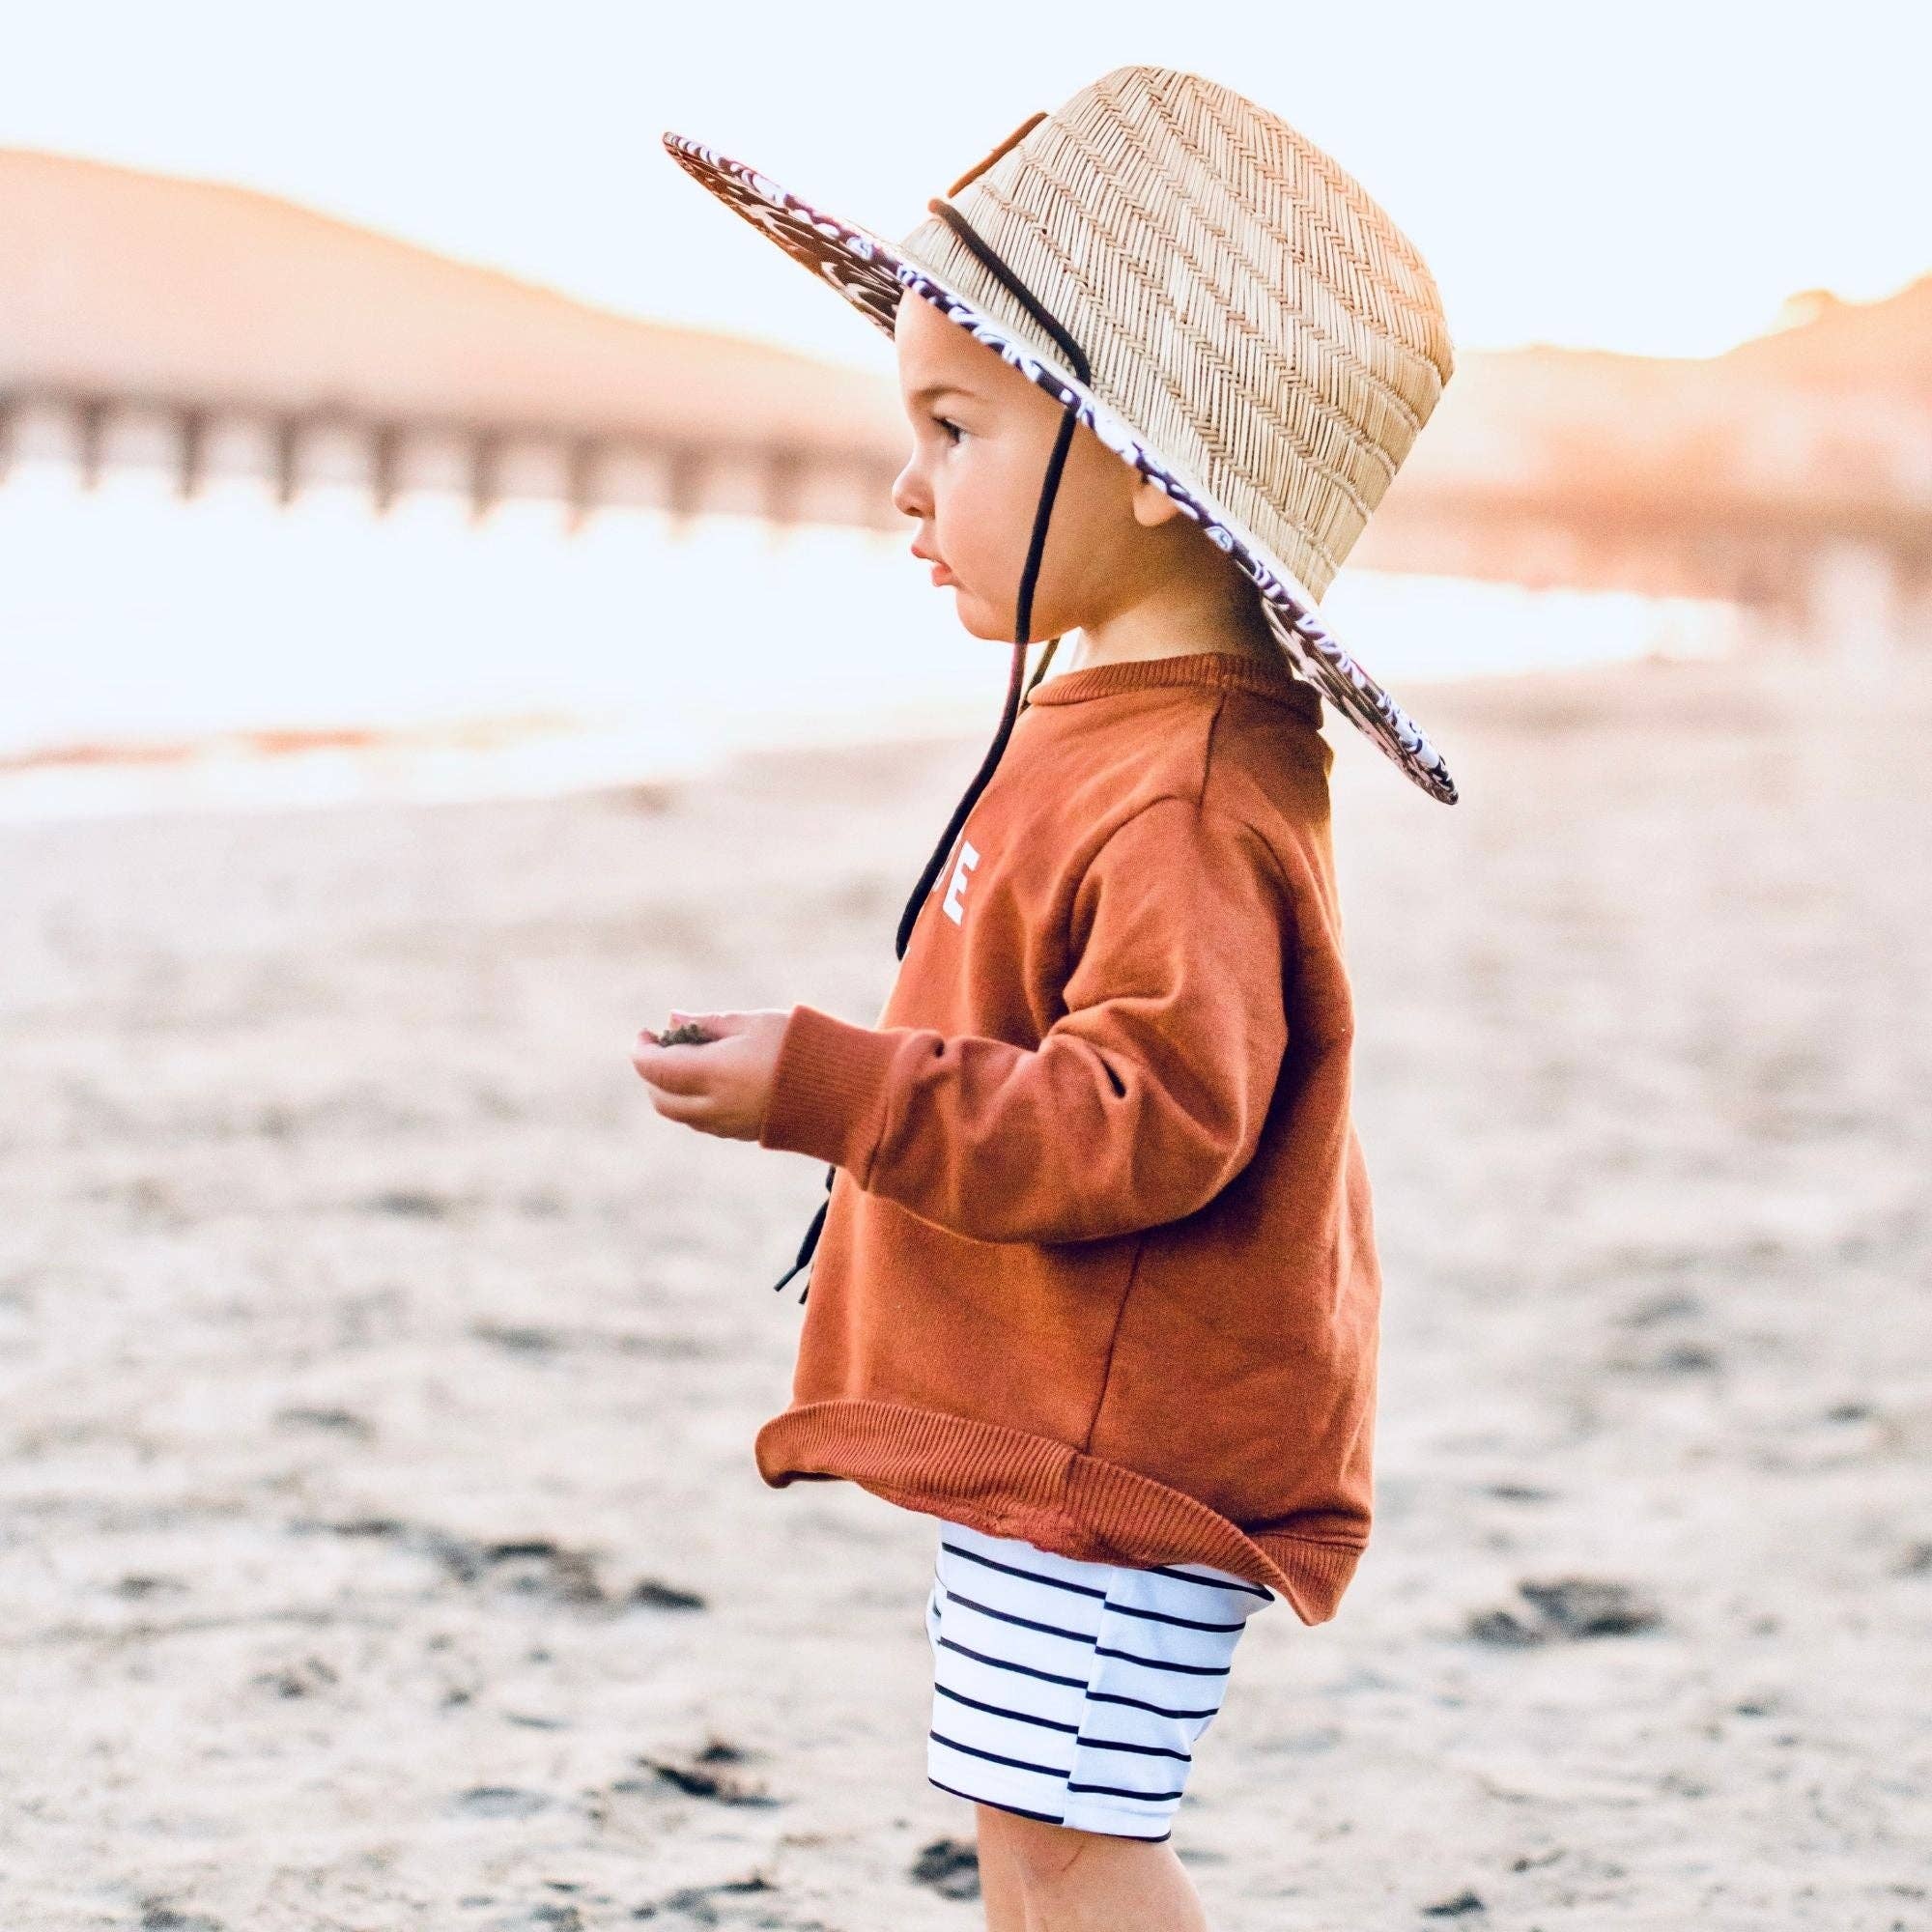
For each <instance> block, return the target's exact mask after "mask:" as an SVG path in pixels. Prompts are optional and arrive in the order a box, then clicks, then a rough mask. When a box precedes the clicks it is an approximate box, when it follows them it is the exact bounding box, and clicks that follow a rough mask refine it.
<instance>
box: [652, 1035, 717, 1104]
mask: <svg viewBox="0 0 1932 1932" xmlns="http://www.w3.org/2000/svg"><path fill="white" fill-rule="evenodd" d="M631 1065H633V1066H635V1067H636V1068H637V1069H638V1071H639V1073H640V1074H641V1075H642V1076H643V1078H644V1079H645V1080H646V1081H648V1082H649V1083H650V1085H651V1086H653V1087H655V1088H659V1089H661V1090H662V1091H663V1092H665V1093H667V1094H701V1093H703V1092H704V1091H705V1089H706V1088H708V1087H709V1086H710V1085H711V1083H712V1081H713V1080H714V1079H715V1078H716V1077H717V1076H716V1074H715V1073H714V1072H713V1071H712V1070H711V1067H710V1065H708V1064H707V1063H706V1060H705V1057H704V1055H702V1054H701V1053H693V1052H692V1051H691V1049H690V1048H689V1047H682V1046H660V1045H659V1044H658V1043H657V1041H656V1040H655V1039H653V1038H652V1037H651V1036H650V1035H649V1034H648V1033H640V1034H639V1036H638V1037H637V1040H636V1042H635V1044H634V1045H633V1046H632V1048H631Z"/></svg>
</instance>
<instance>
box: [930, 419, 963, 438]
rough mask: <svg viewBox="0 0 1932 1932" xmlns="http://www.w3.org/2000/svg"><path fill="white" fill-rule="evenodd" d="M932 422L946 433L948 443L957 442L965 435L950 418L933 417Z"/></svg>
mask: <svg viewBox="0 0 1932 1932" xmlns="http://www.w3.org/2000/svg"><path fill="white" fill-rule="evenodd" d="M933 421H934V422H936V423H937V424H938V425H939V426H940V428H941V429H943V430H945V431H946V432H947V440H948V441H949V442H957V441H958V440H959V439H960V438H961V437H962V436H964V435H965V434H966V432H965V431H964V430H963V429H961V428H960V427H959V425H958V424H957V423H956V422H954V421H953V420H952V417H951V416H934V417H933Z"/></svg>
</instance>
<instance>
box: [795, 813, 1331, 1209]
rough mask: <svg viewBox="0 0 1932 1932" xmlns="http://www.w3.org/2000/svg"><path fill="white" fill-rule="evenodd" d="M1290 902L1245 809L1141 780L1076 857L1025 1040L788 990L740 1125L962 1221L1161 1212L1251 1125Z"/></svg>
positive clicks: (1272, 1053)
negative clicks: (1063, 947)
mask: <svg viewBox="0 0 1932 1932" xmlns="http://www.w3.org/2000/svg"><path fill="white" fill-rule="evenodd" d="M1292 918H1293V914H1292V908H1291V907H1290V905H1289V903H1288V902H1287V899H1286V896H1285V889H1284V887H1283V885H1282V883H1281V877H1280V873H1279V871H1278V870H1277V868H1276V867H1275V863H1274V860H1273V858H1272V855H1271V854H1270V853H1269V852H1268V850H1267V848H1266V846H1265V844H1264V842H1263V840H1262V839H1261V838H1260V836H1259V835H1258V834H1257V833H1256V832H1255V831H1254V830H1253V829H1252V828H1251V827H1249V826H1246V825H1244V824H1242V823H1240V822H1239V821H1238V820H1236V819H1233V818H1229V817H1226V816H1222V815H1218V814H1215V813H1212V812H1209V811H1205V810H1202V809H1201V808H1200V807H1198V806H1197V805H1196V804H1195V803H1194V802H1193V801H1192V800H1191V799H1185V798H1162V799H1157V800H1155V801H1154V802H1153V803H1152V804H1151V805H1148V806H1145V807H1143V808H1142V809H1141V810H1139V811H1137V812H1136V813H1135V814H1134V815H1133V816H1132V817H1130V818H1128V819H1127V820H1125V821H1124V822H1123V823H1122V825H1121V826H1120V827H1119V828H1118V829H1117V830H1116V831H1115V832H1113V833H1112V834H1111V835H1110V836H1109V838H1107V839H1106V841H1105V842H1104V843H1103V844H1102V845H1101V847H1100V848H1099V850H1098V852H1097V853H1096V854H1095V855H1094V858H1093V860H1092V861H1091V862H1090V864H1089V866H1088V867H1087V869H1086V871H1085V872H1084V873H1083V874H1082V877H1081V879H1080V882H1079V884H1078V886H1077V887H1076V889H1075V893H1074V897H1073V905H1072V914H1071V935H1072V957H1073V965H1072V969H1071V972H1070V973H1069V976H1068V978H1067V980H1066V983H1065V988H1064V991H1063V996H1062V997H1063V1001H1064V1004H1065V1007H1066V1009H1067V1010H1066V1011H1065V1013H1064V1014H1062V1015H1061V1017H1060V1018H1058V1019H1057V1020H1055V1021H1054V1023H1053V1025H1052V1026H1051V1027H1049V1028H1048V1030H1047V1032H1046V1034H1045V1036H1044V1037H1043V1038H1042V1039H1041V1040H1040V1043H1039V1045H1038V1046H1037V1047H1025V1046H1015V1045H1013V1044H1011V1043H1010V1042H1009V1041H1006V1040H1001V1039H989V1038H984V1037H980V1036H977V1035H953V1036H948V1035H944V1034H941V1033H939V1032H938V1031H936V1030H934V1029H932V1028H929V1027H881V1028H873V1027H861V1026H853V1025H851V1024H849V1023H848V1022H846V1021H844V1020H840V1019H838V1018H835V1017H834V1016H833V1015H832V1014H830V1013H825V1012H821V1011H819V1010H818V1009H816V1008H813V1007H810V1006H803V1005H801V1006H796V1007H794V1008H793V1009H792V1010H791V1015H790V1018H789V1020H788V1021H787V1023H786V1027H785V1031H784V1033H783V1035H782V1037H781V1041H780V1047H779V1056H778V1064H777V1066H776V1068H775V1072H774V1079H773V1085H772V1092H771V1096H770V1100H769V1103H768V1105H767V1108H766V1114H765V1119H764V1122H762V1124H761V1127H760V1130H759V1135H758V1142H759V1145H760V1146H762V1147H768V1148H782V1149H786V1150H789V1151H796V1152H800V1153H810V1154H813V1155H816V1156H817V1157H818V1158H819V1159H821V1160H827V1161H831V1162H833V1163H834V1164H836V1165H837V1166H839V1167H843V1168H845V1169H846V1170H848V1171H849V1172H850V1173H851V1175H852V1176H853V1178H854V1179H856V1180H857V1181H858V1183H859V1185H860V1186H861V1187H863V1188H865V1189H866V1190H867V1192H868V1193H872V1194H877V1195H881V1196H883V1197H885V1198H886V1199H888V1200H891V1201H895V1202H896V1203H898V1205H899V1206H900V1207H902V1208H907V1209H908V1210H909V1211H910V1212H912V1213H914V1214H916V1215H918V1216H920V1218H921V1219H923V1220H925V1221H928V1222H931V1223H933V1224H934V1225H935V1226H937V1227H940V1228H944V1229H946V1230H948V1231H949V1232H951V1233H952V1234H956V1235H962V1236H967V1237H968V1238H970V1239H973V1240H980V1241H1078V1240H1094V1239H1097V1238H1100V1237H1102V1236H1116V1235H1124V1234H1130V1233H1133V1232H1134V1231H1136V1230H1138V1229H1143V1228H1151V1227H1156V1226H1159V1225H1160V1224H1161V1223H1163V1222H1166V1221H1173V1220H1178V1219H1179V1218H1180V1217H1181V1216H1182V1215H1184V1214H1189V1213H1192V1212H1193V1211H1194V1210H1195V1209H1196V1208H1201V1207H1204V1206H1205V1205H1206V1204H1207V1203H1208V1201H1210V1200H1212V1199H1213V1197H1214V1196H1215V1195H1216V1194H1217V1193H1219V1192H1220V1190H1221V1189H1222V1188H1223V1187H1225V1186H1226V1185H1227V1184H1228V1182H1229V1181H1230V1180H1232V1179H1234V1178H1235V1176H1236V1175H1237V1174H1238V1173H1239V1172H1240V1171H1241V1169H1242V1167H1243V1166H1245V1165H1246V1163H1247V1161H1248V1160H1249V1158H1250V1157H1251V1156H1252V1155H1253V1153H1254V1151H1255V1146H1256V1143H1257V1141H1258V1140H1259V1138H1260V1136H1261V1130H1262V1123H1263V1122H1264V1119H1265V1117H1266V1114H1267V1110H1268V1106H1269V1103H1270V1101H1271V1100H1272V1098H1273V1096H1274V1089H1275V1081H1276V1077H1277V1075H1278V1074H1279V1072H1280V1068H1281V1062H1282V1056H1283V1054H1284V1052H1285V1050H1286V1047H1287V1028H1288V1023H1287V1016H1286V1009H1285V1001H1284V989H1283V981H1284V974H1285V971H1286V967H1285V959H1286V949H1287V942H1288V932H1289V929H1292V928H1291V925H1290V923H1291V922H1292Z"/></svg>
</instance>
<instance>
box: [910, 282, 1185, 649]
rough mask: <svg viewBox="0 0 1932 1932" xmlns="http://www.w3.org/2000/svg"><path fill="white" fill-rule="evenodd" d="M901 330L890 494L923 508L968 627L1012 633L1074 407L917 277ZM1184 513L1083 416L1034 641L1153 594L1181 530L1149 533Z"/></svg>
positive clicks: (925, 526) (1044, 560)
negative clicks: (926, 290) (899, 410)
mask: <svg viewBox="0 0 1932 1932" xmlns="http://www.w3.org/2000/svg"><path fill="white" fill-rule="evenodd" d="M894 339H895V342H896V344H897V348H898V364H899V399H900V401H901V402H902V403H903V405H904V407H905V412H906V414H907V416H908V417H909V419H910V420H911V423H912V429H913V450H912V456H911V459H910V460H909V461H908V462H907V464H906V466H905V468H904V469H902V470H900V472H899V474H898V477H897V478H896V480H895V483H894V485H893V502H894V503H895V506H896V507H897V508H898V509H899V510H900V511H902V512H903V513H904V514H905V515H906V516H909V517H917V518H918V519H919V523H920V528H919V534H918V535H917V536H916V537H915V538H914V540H913V550H914V553H915V554H917V555H922V556H925V557H928V558H931V559H933V560H935V561H936V562H937V563H938V564H942V565H943V566H944V571H942V572H941V573H940V574H939V576H938V579H937V581H938V582H940V583H942V584H950V585H951V586H952V589H953V590H954V591H955V593H956V596H957V609H958V615H959V621H960V622H961V623H962V624H963V625H964V626H965V627H966V629H967V630H968V631H970V632H971V633H972V634H973V635H974V636H975V637H978V638H987V639H998V640H1001V641H1004V642H1007V643H1012V642H1015V641H1017V640H1016V639H1014V637H1013V634H1012V632H1013V618H1014V615H1015V606H1016V604H1017V603H1018V599H1019V583H1020V573H1021V571H1022V570H1023V569H1024V568H1025V566H1026V557H1027V548H1028V546H1029V544H1030V543H1031V541H1032V538H1033V525H1034V518H1035V515H1036V514H1037V510H1038V507H1039V497H1040V490H1041V488H1042V486H1043V485H1044V483H1045V480H1046V468H1047V464H1048V462H1049V461H1050V460H1051V457H1052V454H1053V443H1054V439H1055V437H1056V436H1058V434H1059V432H1060V424H1061V418H1062V416H1063V414H1064V413H1065V412H1063V410H1062V409H1061V407H1060V405H1059V404H1058V403H1057V402H1055V401H1054V399H1053V398H1052V397H1051V396H1050V395H1048V394H1047V392H1046V391H1045V390H1044V389H1042V388H1040V387H1039V386H1038V385H1037V384H1035V383H1033V382H1030V381H1029V380H1028V379H1027V378H1026V377H1025V376H1023V375H1021V374H1020V372H1019V371H1018V370H1017V369H1015V368H1013V367H1011V366H1010V364H1009V363H1007V362H1004V361H1002V360H1001V359H1000V355H999V354H998V352H997V351H995V350H992V349H989V348H987V347H986V345H985V344H984V343H982V342H978V341H975V340H974V338H973V336H972V334H971V333H970V331H968V330H967V329H964V328H962V327H960V326H959V325H958V324H957V323H953V322H949V321H947V319H946V317H945V316H944V315H942V314H941V313H940V311H939V310H938V309H936V308H935V307H933V305H932V304H931V303H930V302H928V301H927V300H926V299H925V298H924V297H923V296H920V295H917V294H915V293H913V292H912V291H911V290H908V291H907V292H906V294H905V295H904V296H903V297H902V298H901V299H900V301H899V306H898V313H897V320H896V323H895V336H894ZM1178 515H1179V510H1178V508H1177V506H1176V505H1175V503H1174V501H1173V499H1172V498H1171V497H1168V496H1167V495H1166V494H1165V492H1163V491H1162V490H1161V489H1160V488H1159V487H1158V486H1157V485H1155V484H1152V483H1149V482H1147V481H1146V480H1145V479H1144V478H1142V477H1140V476H1138V475H1136V473H1135V472H1134V471H1133V470H1132V469H1130V468H1129V467H1128V466H1127V465H1126V464H1124V463H1123V462H1122V460H1121V459H1120V458H1119V457H1118V456H1116V455H1115V454H1114V453H1113V451H1112V450H1110V449H1109V448H1107V446H1106V445H1105V444H1104V443H1103V442H1101V440H1099V438H1098V437H1096V436H1095V435H1094V433H1093V431H1092V430H1090V429H1088V428H1087V427H1086V426H1085V425H1084V424H1082V425H1081V426H1079V427H1078V428H1076V429H1075V431H1074V433H1073V439H1072V440H1071V442H1070V443H1068V445H1067V450H1066V461H1065V467H1064V468H1063V469H1062V471H1061V476H1060V487H1059V490H1058V491H1057V493H1056V494H1055V497H1054V500H1053V517H1052V521H1051V523H1050V524H1049V525H1048V526H1047V538H1046V545H1045V549H1044V551H1043V552H1042V554H1041V557H1040V567H1039V575H1038V578H1037V582H1035V585H1034V595H1033V609H1032V622H1031V629H1032V632H1033V636H1032V637H1031V638H1029V639H1026V641H1027V642H1029V643H1032V642H1034V641H1035V640H1036V639H1040V638H1052V637H1063V636H1065V634H1066V633H1067V632H1069V631H1073V630H1079V629H1083V628H1086V627H1088V626H1091V625H1093V624H1095V623H1098V622H1101V621H1103V620H1104V619H1105V618H1106V617H1107V616H1109V615H1110V614H1112V613H1113V612H1114V611H1117V610H1121V609H1123V608H1125V606H1126V605H1127V604H1128V603H1131V602H1132V601H1134V600H1135V599H1136V598H1137V597H1139V596H1143V595H1145V594H1146V590H1147V586H1148V585H1149V583H1150V582H1151V581H1152V579H1153V576H1154V574H1155V573H1157V572H1158V570H1159V569H1160V568H1161V567H1162V560H1163V555H1171V554H1172V551H1171V546H1172V540H1173V539H1174V538H1175V537H1176V535H1177V534H1178V531H1176V530H1160V531H1158V536H1159V537H1160V538H1161V539H1164V540H1165V541H1162V542H1150V541H1149V539H1150V538H1151V536H1154V535H1155V533H1156V526H1160V525H1164V524H1166V523H1167V522H1168V521H1169V520H1170V519H1171V518H1174V517H1176V516H1178ZM949 573H950V574H949Z"/></svg>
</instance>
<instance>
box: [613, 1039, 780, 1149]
mask: <svg viewBox="0 0 1932 1932" xmlns="http://www.w3.org/2000/svg"><path fill="white" fill-rule="evenodd" d="M670 1017H671V1029H669V1030H675V1029H676V1028H677V1027H678V1026H679V1025H680V1024H681V1023H682V1022H684V1021H693V1022H695V1023H696V1025H698V1026H699V1027H701V1028H703V1030H704V1031H705V1033H707V1034H709V1035H710V1038H709V1039H708V1040H705V1041H703V1042H701V1043H696V1044H690V1045H682V1046H660V1045H659V1044H658V1041H657V1037H656V1036H655V1035H654V1034H652V1033H651V1032H650V1031H649V1029H648V1028H647V1029H646V1030H645V1031H644V1032H642V1033H640V1034H639V1036H638V1041H637V1044H636V1045H635V1046H634V1047H633V1048H632V1049H631V1065H633V1066H635V1067H636V1068H637V1069H638V1072H639V1075H640V1076H641V1077H642V1079H643V1081H644V1084H645V1085H646V1086H647V1087H648V1088H649V1089H650V1092H651V1105H652V1106H653V1107H655V1108H656V1109H657V1111H658V1112H659V1113H660V1114H662V1115H664V1116H665V1118H666V1119H667V1120H671V1121H682V1122H684V1124H685V1125H686V1126H688V1127H696V1129H697V1130H698V1132H699V1133H703V1134H718V1135H720V1136H722V1137H723V1138H724V1139H725V1140H734V1141H754V1140H756V1139H757V1138H758V1130H759V1128H760V1127H762V1126H763V1124H764V1120H765V1103H766V1101H767V1099H768V1098H769V1097H770V1094H771V1091H772V1069H773V1068H774V1067H775V1066H776V1065H778V1057H779V1041H780V1040H781V1038H782V1037H784V1030H785V1022H786V1021H787V1020H788V1019H789V1018H790V1017H791V1012H790V1009H788V1008H782V1007H779V1008H772V1007H764V1008H759V1009H756V1010H755V1011H753V1012H749V1013H681V1012H679V1011H678V1009H676V1008H675V1007H673V1008H672V1009H671V1013H670Z"/></svg>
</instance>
